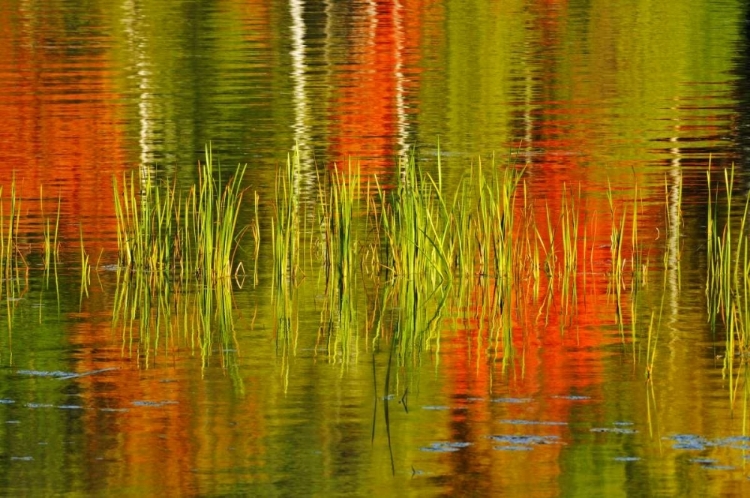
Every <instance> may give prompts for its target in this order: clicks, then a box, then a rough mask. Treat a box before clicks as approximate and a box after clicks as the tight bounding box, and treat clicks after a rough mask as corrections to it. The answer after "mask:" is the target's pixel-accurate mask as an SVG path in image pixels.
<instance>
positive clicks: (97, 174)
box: [0, 4, 127, 259]
mask: <svg viewBox="0 0 750 498" xmlns="http://www.w3.org/2000/svg"><path fill="white" fill-rule="evenodd" d="M25 5H26V4H21V6H20V7H19V10H18V11H17V12H15V15H16V16H17V19H15V20H13V19H12V18H13V17H14V16H3V18H2V19H0V31H1V32H3V37H4V39H5V40H7V43H6V46H7V47H9V49H8V50H3V51H0V68H2V69H1V70H2V72H3V79H2V81H3V83H2V85H3V86H4V87H5V88H3V89H2V93H3V95H4V96H5V99H4V101H3V103H2V110H3V111H2V114H3V119H2V120H0V142H2V144H3V149H4V150H3V153H4V154H3V156H4V159H5V161H6V163H5V164H6V166H5V167H4V168H2V169H0V185H3V186H4V190H3V197H4V198H5V199H6V200H7V199H8V198H9V196H10V185H11V183H12V182H13V180H14V179H15V182H16V187H17V195H18V196H20V197H21V198H23V200H24V201H23V208H22V209H23V216H22V220H21V224H22V227H24V226H25V227H26V228H25V229H24V228H22V231H24V230H26V231H28V230H29V228H28V225H29V224H30V223H31V221H30V218H32V217H34V215H35V213H38V212H39V210H40V203H39V197H40V191H39V188H40V185H41V186H43V188H44V202H43V205H44V208H43V209H44V214H45V216H47V217H54V215H55V213H56V211H57V198H58V195H59V196H60V197H61V220H63V221H62V222H61V226H60V236H61V239H62V240H63V249H66V248H67V249H69V250H78V245H79V244H78V240H79V224H80V225H81V226H82V227H83V231H84V238H85V239H88V240H91V241H94V240H95V241H97V242H96V243H92V244H91V245H90V246H89V247H87V250H88V251H89V253H91V254H94V255H97V254H98V253H99V252H100V251H101V249H105V250H106V251H107V252H108V253H109V252H111V253H114V251H115V250H116V246H115V245H114V242H115V240H114V237H113V234H115V231H114V230H115V226H116V224H115V218H114V202H113V194H112V176H113V175H121V174H122V171H125V170H126V169H127V163H126V161H125V156H124V153H123V145H122V141H123V138H122V137H123V132H122V129H121V127H120V125H119V118H118V115H117V107H116V106H113V105H112V102H115V101H117V100H118V98H119V96H118V94H117V93H116V92H115V90H114V88H113V87H114V84H113V81H112V79H113V77H114V76H113V74H112V73H111V71H110V70H109V68H110V67H112V63H111V61H109V60H108V59H107V53H106V51H104V50H99V49H97V48H96V47H95V46H94V45H95V42H94V41H93V40H92V41H89V42H87V43H91V44H92V45H91V46H92V47H93V48H90V49H89V50H83V49H82V50H74V49H72V48H71V47H69V46H68V45H67V44H68V43H73V42H74V41H75V36H82V35H80V33H71V32H69V31H67V30H68V29H69V28H67V27H66V26H65V25H64V23H63V19H62V18H60V17H59V16H54V15H45V13H44V12H43V11H40V10H26V8H25ZM11 24H12V26H11ZM11 28H14V29H11ZM89 35H90V36H92V37H93V36H96V37H97V39H98V40H99V41H100V42H102V43H103V42H104V40H106V37H107V35H106V33H89ZM99 37H101V38H99ZM86 46H89V45H86ZM6 213H7V205H6ZM95 258H96V256H93V257H92V259H95Z"/></svg>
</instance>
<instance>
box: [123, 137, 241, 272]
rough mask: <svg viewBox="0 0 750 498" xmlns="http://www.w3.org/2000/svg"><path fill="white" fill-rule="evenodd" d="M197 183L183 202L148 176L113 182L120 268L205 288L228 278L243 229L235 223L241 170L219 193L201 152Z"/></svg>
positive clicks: (209, 156) (175, 192)
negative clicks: (197, 281) (189, 279)
mask: <svg viewBox="0 0 750 498" xmlns="http://www.w3.org/2000/svg"><path fill="white" fill-rule="evenodd" d="M205 155H206V160H205V161H203V162H201V163H199V167H198V184H197V185H193V186H191V187H190V188H189V190H188V191H187V194H186V195H185V197H184V198H183V194H182V193H181V191H180V192H179V193H178V188H177V186H176V184H169V183H158V182H156V181H154V180H153V179H152V178H151V176H149V175H146V176H145V177H143V176H141V177H139V178H137V179H136V177H135V175H134V174H133V173H131V175H130V177H129V178H128V177H127V176H123V181H122V183H123V184H122V190H121V189H120V187H119V184H118V181H117V179H116V178H114V179H113V188H114V197H115V214H116V218H117V245H118V251H119V262H120V265H122V266H125V267H126V268H128V269H130V270H131V271H166V272H171V273H175V274H177V272H178V269H179V276H180V277H181V278H185V277H186V276H187V275H191V274H192V275H197V276H198V277H199V278H201V279H202V280H203V281H205V282H207V283H213V282H215V281H216V280H217V279H221V278H227V277H230V276H232V274H233V272H236V271H237V270H236V269H235V267H234V256H235V251H236V249H237V247H238V244H239V240H240V238H241V236H242V234H243V233H244V229H241V230H238V227H237V220H238V216H239V211H240V206H241V204H242V198H243V190H242V187H241V182H242V178H243V176H244V173H245V169H246V167H245V166H241V165H240V166H238V167H237V169H236V170H235V172H234V175H232V176H231V177H230V178H229V179H228V181H227V182H226V184H225V185H224V187H223V189H222V188H221V187H220V183H221V175H220V174H219V178H218V180H217V179H216V178H214V177H215V176H216V172H215V171H214V161H213V154H212V151H211V148H210V146H206V149H205Z"/></svg>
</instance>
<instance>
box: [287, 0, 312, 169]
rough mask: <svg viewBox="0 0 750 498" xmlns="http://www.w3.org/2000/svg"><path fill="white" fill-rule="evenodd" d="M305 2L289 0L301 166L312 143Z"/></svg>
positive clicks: (295, 106)
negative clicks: (309, 120) (306, 53)
mask: <svg viewBox="0 0 750 498" xmlns="http://www.w3.org/2000/svg"><path fill="white" fill-rule="evenodd" d="M304 9H305V7H304V1H303V0H289V11H290V13H291V16H292V26H291V35H292V50H291V52H290V55H291V56H292V83H293V88H292V100H293V102H294V125H293V129H294V141H295V144H296V145H297V147H298V148H299V152H300V163H301V165H306V164H307V162H308V161H307V157H306V156H307V148H308V144H309V142H310V130H309V127H308V124H307V122H308V115H309V109H308V100H309V99H308V97H307V75H306V74H305V70H306V68H307V65H306V64H305V21H304V19H303V18H302V15H303V13H304Z"/></svg>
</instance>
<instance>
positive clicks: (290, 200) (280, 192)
mask: <svg viewBox="0 0 750 498" xmlns="http://www.w3.org/2000/svg"><path fill="white" fill-rule="evenodd" d="M300 169H301V164H300V151H299V148H298V147H295V149H294V151H293V153H292V154H289V155H287V161H286V168H285V169H284V170H282V171H279V172H277V175H276V196H275V206H276V212H275V216H274V217H273V218H272V219H271V245H272V247H273V261H274V273H273V275H274V282H275V284H276V285H279V283H280V282H281V281H282V280H283V279H291V280H294V279H295V278H296V277H297V275H298V272H299V269H300V266H299V257H300V252H299V251H300V249H299V247H300V236H301V235H300V214H299V202H298V194H297V192H296V191H295V188H296V184H297V179H298V177H299V172H300Z"/></svg>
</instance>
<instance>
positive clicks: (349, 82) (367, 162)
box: [329, 0, 426, 172]
mask: <svg viewBox="0 0 750 498" xmlns="http://www.w3.org/2000/svg"><path fill="white" fill-rule="evenodd" d="M425 3H426V2H424V1H423V0H411V1H406V2H404V3H399V2H391V1H389V0H377V1H375V2H363V3H357V4H355V6H353V8H355V9H357V11H356V12H354V13H352V15H351V17H350V18H351V19H353V20H356V21H351V22H354V25H353V26H352V27H351V31H350V33H351V35H350V38H349V40H348V42H349V45H348V46H349V47H350V48H349V50H348V52H347V54H348V60H347V61H346V63H344V64H341V65H339V66H338V67H337V68H336V79H337V81H336V82H335V87H336V89H337V94H336V96H335V97H334V99H333V102H332V105H331V109H330V111H331V117H330V122H331V127H332V129H331V144H330V152H329V153H330V157H331V158H332V160H333V161H335V162H336V164H337V165H338V167H340V168H341V167H342V166H343V165H345V164H347V162H348V160H349V159H352V160H355V161H356V160H360V161H361V166H362V168H363V170H364V171H369V172H378V171H388V170H389V169H391V170H392V168H393V165H394V159H395V157H396V156H397V155H398V154H399V153H400V152H403V151H401V150H400V148H401V147H404V146H408V145H409V144H406V143H399V142H401V141H403V140H405V133H406V132H405V126H406V114H407V112H408V111H407V108H406V96H407V95H408V93H409V92H410V90H411V89H413V88H414V87H415V86H416V85H417V84H418V81H417V80H416V78H417V74H416V73H415V72H414V71H413V70H412V69H410V71H412V72H410V73H409V74H405V71H406V68H414V67H417V66H418V64H417V61H416V60H415V59H417V58H418V53H419V46H420V40H421V32H420V28H421V23H420V15H422V12H423V11H424V4H425ZM347 22H350V21H349V19H347Z"/></svg>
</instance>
